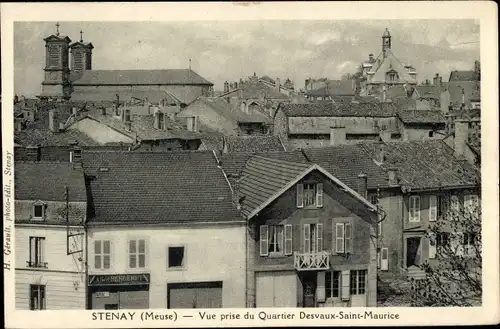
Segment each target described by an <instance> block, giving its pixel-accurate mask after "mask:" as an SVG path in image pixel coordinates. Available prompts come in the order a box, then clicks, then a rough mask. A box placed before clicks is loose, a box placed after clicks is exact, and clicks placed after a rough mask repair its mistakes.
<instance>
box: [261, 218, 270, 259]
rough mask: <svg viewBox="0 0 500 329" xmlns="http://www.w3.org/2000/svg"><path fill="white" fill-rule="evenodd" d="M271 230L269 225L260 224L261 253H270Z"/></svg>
mask: <svg viewBox="0 0 500 329" xmlns="http://www.w3.org/2000/svg"><path fill="white" fill-rule="evenodd" d="M268 244H269V230H268V226H267V225H261V226H260V255H261V256H267V255H269V251H268V250H269V246H268Z"/></svg>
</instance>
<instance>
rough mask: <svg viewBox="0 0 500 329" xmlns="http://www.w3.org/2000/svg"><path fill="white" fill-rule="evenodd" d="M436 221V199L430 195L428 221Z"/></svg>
mask: <svg viewBox="0 0 500 329" xmlns="http://www.w3.org/2000/svg"><path fill="white" fill-rule="evenodd" d="M436 219H437V197H436V196H435V195H431V196H430V197H429V221H431V222H435V221H436Z"/></svg>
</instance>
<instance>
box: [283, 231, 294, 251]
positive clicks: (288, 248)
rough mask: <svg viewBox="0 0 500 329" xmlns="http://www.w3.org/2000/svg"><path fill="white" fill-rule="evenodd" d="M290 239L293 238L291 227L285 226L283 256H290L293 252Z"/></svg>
mask: <svg viewBox="0 0 500 329" xmlns="http://www.w3.org/2000/svg"><path fill="white" fill-rule="evenodd" d="M292 237H293V231H292V225H290V224H287V225H285V255H291V254H292V252H293V251H292V249H293V244H292Z"/></svg>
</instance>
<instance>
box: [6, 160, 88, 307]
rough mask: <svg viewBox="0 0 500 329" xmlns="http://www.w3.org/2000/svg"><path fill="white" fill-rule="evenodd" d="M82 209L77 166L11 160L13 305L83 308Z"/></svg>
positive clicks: (82, 183)
mask: <svg viewBox="0 0 500 329" xmlns="http://www.w3.org/2000/svg"><path fill="white" fill-rule="evenodd" d="M86 210H87V197H86V192H85V181H84V174H83V171H82V169H81V166H78V165H75V164H71V163H68V162H67V163H62V162H23V161H16V166H15V227H16V232H15V234H16V259H15V272H16V275H15V303H16V304H15V307H16V309H20V310H61V309H85V302H86V298H85V296H86V277H85V248H86V246H85V230H84V224H85V220H86Z"/></svg>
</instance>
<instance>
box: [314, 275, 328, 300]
mask: <svg viewBox="0 0 500 329" xmlns="http://www.w3.org/2000/svg"><path fill="white" fill-rule="evenodd" d="M329 274H330V273H329ZM317 280H318V284H317V285H316V298H317V300H318V302H320V303H321V302H324V301H325V299H326V296H325V294H326V285H325V272H324V271H320V272H318V276H317Z"/></svg>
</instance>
